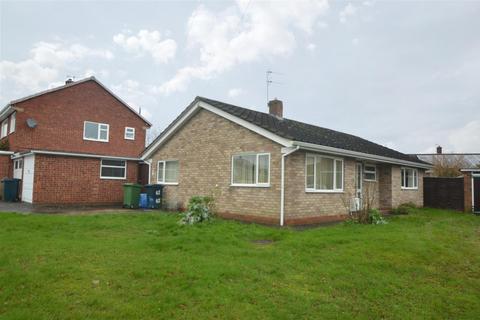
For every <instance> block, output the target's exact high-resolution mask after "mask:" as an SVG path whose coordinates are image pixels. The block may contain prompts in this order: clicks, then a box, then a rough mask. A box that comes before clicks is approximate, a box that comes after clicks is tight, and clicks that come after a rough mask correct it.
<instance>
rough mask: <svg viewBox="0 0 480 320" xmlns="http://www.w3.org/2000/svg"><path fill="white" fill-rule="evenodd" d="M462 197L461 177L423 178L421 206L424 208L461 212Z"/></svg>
mask: <svg viewBox="0 0 480 320" xmlns="http://www.w3.org/2000/svg"><path fill="white" fill-rule="evenodd" d="M463 197H464V190H463V177H461V178H433V177H425V178H423V204H424V206H425V207H431V208H442V209H453V210H459V211H463V210H464V208H463V206H464V202H463V201H464V198H463Z"/></svg>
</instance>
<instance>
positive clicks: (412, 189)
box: [401, 187, 418, 191]
mask: <svg viewBox="0 0 480 320" xmlns="http://www.w3.org/2000/svg"><path fill="white" fill-rule="evenodd" d="M401 190H405V191H416V190H418V187H417V188H405V187H401Z"/></svg>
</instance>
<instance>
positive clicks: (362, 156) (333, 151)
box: [293, 141, 433, 169]
mask: <svg viewBox="0 0 480 320" xmlns="http://www.w3.org/2000/svg"><path fill="white" fill-rule="evenodd" d="M293 144H294V145H297V146H300V148H301V149H305V150H310V151H316V152H322V153H328V154H334V155H341V156H346V157H353V158H357V159H362V160H370V161H378V162H384V163H391V164H397V165H403V166H409V167H414V168H422V169H431V168H433V166H432V165H428V164H421V163H417V162H413V161H407V160H400V159H394V158H389V157H383V156H377V155H374V154H368V153H363V152H357V151H350V150H345V149H339V148H334V147H328V146H322V145H318V144H313V143H307V142H300V141H294V142H293Z"/></svg>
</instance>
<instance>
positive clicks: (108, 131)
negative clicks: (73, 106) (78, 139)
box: [83, 121, 110, 142]
mask: <svg viewBox="0 0 480 320" xmlns="http://www.w3.org/2000/svg"><path fill="white" fill-rule="evenodd" d="M87 123H93V124H96V125H98V130H97V137H98V139H92V138H87V137H85V127H86V125H87ZM102 125H103V126H107V139H100V131H101V129H100V127H101V126H102ZM109 137H110V125H109V124H108V123H100V122H94V121H84V122H83V140H88V141H97V142H108V140H109Z"/></svg>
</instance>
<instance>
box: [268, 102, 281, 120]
mask: <svg viewBox="0 0 480 320" xmlns="http://www.w3.org/2000/svg"><path fill="white" fill-rule="evenodd" d="M268 113H270V114H271V115H273V116H276V117H277V118H283V102H282V101H281V100H277V98H275V99H273V100H271V101H269V102H268Z"/></svg>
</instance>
